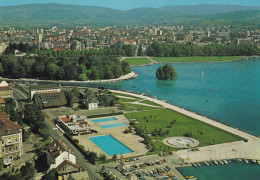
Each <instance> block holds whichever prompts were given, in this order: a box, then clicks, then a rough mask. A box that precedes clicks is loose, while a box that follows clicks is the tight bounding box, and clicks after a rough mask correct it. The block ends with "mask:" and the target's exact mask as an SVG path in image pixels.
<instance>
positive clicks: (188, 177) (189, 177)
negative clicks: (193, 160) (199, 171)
mask: <svg viewBox="0 0 260 180" xmlns="http://www.w3.org/2000/svg"><path fill="white" fill-rule="evenodd" d="M194 177H195V176H186V177H185V179H191V178H194Z"/></svg>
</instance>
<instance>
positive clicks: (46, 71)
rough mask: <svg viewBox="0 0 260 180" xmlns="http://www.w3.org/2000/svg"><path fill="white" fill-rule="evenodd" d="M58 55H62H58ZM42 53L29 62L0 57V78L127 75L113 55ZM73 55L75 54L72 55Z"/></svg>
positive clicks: (91, 78)
mask: <svg viewBox="0 0 260 180" xmlns="http://www.w3.org/2000/svg"><path fill="white" fill-rule="evenodd" d="M61 53H62V54H61ZM69 53H71V51H70V50H67V51H63V52H55V51H49V50H47V51H45V50H42V51H40V53H39V54H38V57H34V58H33V59H28V58H20V57H19V58H16V57H14V56H13V55H11V54H9V55H3V56H1V57H0V76H4V77H10V78H39V79H51V80H79V81H85V80H97V79H112V78H118V77H120V76H122V75H125V74H127V73H129V72H131V68H130V65H129V64H128V63H127V62H120V61H119V60H118V59H117V58H116V57H114V56H105V55H94V54H87V55H84V56H80V55H79V54H78V55H76V54H73V56H67V55H68V54H69ZM73 53H75V52H73Z"/></svg>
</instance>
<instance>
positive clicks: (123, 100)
mask: <svg viewBox="0 0 260 180" xmlns="http://www.w3.org/2000/svg"><path fill="white" fill-rule="evenodd" d="M120 101H121V102H135V101H139V99H127V98H120Z"/></svg>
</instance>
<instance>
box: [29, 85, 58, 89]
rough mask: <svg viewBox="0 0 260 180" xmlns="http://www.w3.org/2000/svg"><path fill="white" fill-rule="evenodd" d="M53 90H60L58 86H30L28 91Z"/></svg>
mask: <svg viewBox="0 0 260 180" xmlns="http://www.w3.org/2000/svg"><path fill="white" fill-rule="evenodd" d="M53 88H55V89H58V88H60V86H59V85H57V84H41V85H36V86H32V87H31V88H30V89H31V90H38V89H53Z"/></svg>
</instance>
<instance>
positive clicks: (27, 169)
mask: <svg viewBox="0 0 260 180" xmlns="http://www.w3.org/2000/svg"><path fill="white" fill-rule="evenodd" d="M20 171H21V174H22V176H23V177H24V178H25V179H32V178H33V177H34V174H35V173H36V170H35V168H34V166H33V165H32V163H30V162H28V161H27V162H26V163H25V165H23V166H22V167H21V169H20Z"/></svg>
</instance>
